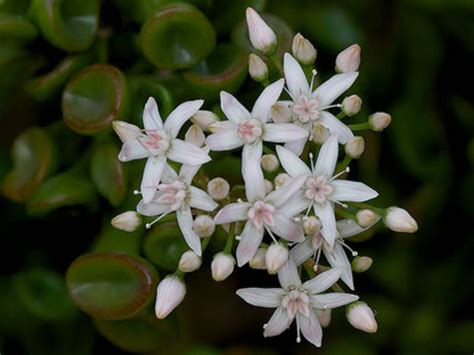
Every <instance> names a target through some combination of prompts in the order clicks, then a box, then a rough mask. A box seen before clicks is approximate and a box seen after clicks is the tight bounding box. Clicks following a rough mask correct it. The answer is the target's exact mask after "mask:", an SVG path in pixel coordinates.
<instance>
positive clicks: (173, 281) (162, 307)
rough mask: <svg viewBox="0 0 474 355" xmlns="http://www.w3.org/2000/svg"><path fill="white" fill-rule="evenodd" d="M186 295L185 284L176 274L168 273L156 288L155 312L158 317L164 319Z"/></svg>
mask: <svg viewBox="0 0 474 355" xmlns="http://www.w3.org/2000/svg"><path fill="white" fill-rule="evenodd" d="M185 295H186V285H185V284H184V282H183V281H181V280H180V279H179V278H178V277H177V276H174V275H168V276H166V277H165V278H164V279H163V280H162V281H161V282H160V283H159V284H158V288H157V290H156V303H155V314H156V317H157V318H158V319H164V318H166V317H167V316H168V314H170V313H171V312H172V311H173V310H174V309H175V308H176V307H178V306H179V304H180V303H181V302H182V301H183V299H184V296H185Z"/></svg>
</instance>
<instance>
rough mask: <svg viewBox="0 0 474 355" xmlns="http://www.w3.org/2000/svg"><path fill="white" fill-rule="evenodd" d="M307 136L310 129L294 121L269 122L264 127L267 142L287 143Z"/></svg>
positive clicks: (264, 136)
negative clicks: (299, 125) (293, 122)
mask: <svg viewBox="0 0 474 355" xmlns="http://www.w3.org/2000/svg"><path fill="white" fill-rule="evenodd" d="M307 138H308V131H307V130H306V129H304V128H301V127H298V126H297V125H295V124H292V123H267V124H266V125H265V126H264V127H263V136H262V139H263V140H264V141H265V142H274V143H286V142H291V141H297V140H300V139H307Z"/></svg>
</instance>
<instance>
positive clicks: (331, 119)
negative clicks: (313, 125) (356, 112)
mask: <svg viewBox="0 0 474 355" xmlns="http://www.w3.org/2000/svg"><path fill="white" fill-rule="evenodd" d="M320 115H321V116H320V119H319V120H320V121H321V123H322V124H323V125H324V126H325V127H326V128H327V129H328V130H329V131H330V132H331V134H335V135H336V136H337V139H338V141H339V143H341V144H346V143H347V142H349V141H350V140H351V139H352V138H354V133H352V131H351V129H350V128H349V127H347V126H346V125H345V124H344V123H342V122H341V120H340V119H338V118H337V117H336V116H334V115H333V114H332V113H330V112H327V111H321V112H320Z"/></svg>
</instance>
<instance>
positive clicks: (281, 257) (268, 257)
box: [265, 243, 289, 275]
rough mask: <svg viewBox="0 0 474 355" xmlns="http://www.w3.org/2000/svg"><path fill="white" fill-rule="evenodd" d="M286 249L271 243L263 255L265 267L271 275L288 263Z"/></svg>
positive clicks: (279, 244) (278, 244)
mask: <svg viewBox="0 0 474 355" xmlns="http://www.w3.org/2000/svg"><path fill="white" fill-rule="evenodd" d="M288 257H289V253H288V248H287V247H286V246H284V245H282V244H281V243H272V244H271V245H270V246H269V247H268V249H267V252H266V253H265V265H266V267H267V271H268V273H269V274H271V275H275V274H276V273H277V272H278V270H280V268H281V267H282V266H283V265H284V264H285V263H286V262H287V261H288Z"/></svg>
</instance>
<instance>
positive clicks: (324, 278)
mask: <svg viewBox="0 0 474 355" xmlns="http://www.w3.org/2000/svg"><path fill="white" fill-rule="evenodd" d="M341 273H342V270H341V269H330V270H328V271H325V272H323V273H322V274H319V275H318V276H316V277H315V278H313V279H311V280H309V281H306V282H305V283H304V284H303V288H305V289H306V290H308V291H309V292H310V293H311V294H313V295H315V294H318V293H321V292H324V291H326V290H327V289H328V288H329V287H331V286H332V285H334V284H335V283H336V282H337V280H339V278H340V277H341Z"/></svg>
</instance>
